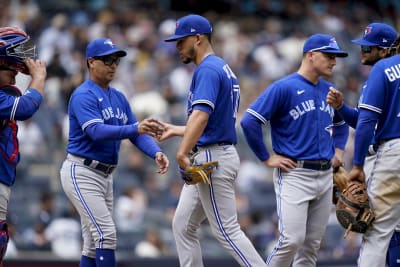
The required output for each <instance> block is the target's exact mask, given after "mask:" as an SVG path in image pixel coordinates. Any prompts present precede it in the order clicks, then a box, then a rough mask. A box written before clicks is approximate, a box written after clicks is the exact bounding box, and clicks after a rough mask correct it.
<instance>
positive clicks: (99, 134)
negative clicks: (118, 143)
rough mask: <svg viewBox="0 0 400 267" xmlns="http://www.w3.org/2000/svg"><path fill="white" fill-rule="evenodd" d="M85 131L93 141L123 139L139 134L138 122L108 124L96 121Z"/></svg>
mask: <svg viewBox="0 0 400 267" xmlns="http://www.w3.org/2000/svg"><path fill="white" fill-rule="evenodd" d="M85 132H86V133H87V134H88V135H89V136H90V138H92V140H93V141H100V140H122V139H126V138H132V137H134V136H136V135H139V134H138V123H135V124H129V125H122V126H120V125H108V124H103V123H94V124H91V125H89V126H88V127H87V128H86V129H85Z"/></svg>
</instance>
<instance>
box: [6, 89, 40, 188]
mask: <svg viewBox="0 0 400 267" xmlns="http://www.w3.org/2000/svg"><path fill="white" fill-rule="evenodd" d="M3 89H4V88H1V89H0V103H1V104H0V119H1V120H8V123H7V124H6V125H5V126H4V128H2V129H1V130H0V154H1V155H0V158H1V160H0V182H1V183H3V184H5V185H8V186H11V185H13V184H14V182H15V177H16V166H17V164H18V162H19V160H20V154H19V148H18V139H17V131H18V127H17V124H16V122H15V121H19V120H27V119H29V118H30V117H32V116H33V114H35V112H36V111H37V110H38V109H39V107H40V105H41V103H42V96H41V94H40V93H39V92H38V91H37V90H35V89H33V88H29V89H27V90H26V91H25V93H24V94H23V95H22V96H12V95H10V94H8V93H5V91H4V90H3Z"/></svg>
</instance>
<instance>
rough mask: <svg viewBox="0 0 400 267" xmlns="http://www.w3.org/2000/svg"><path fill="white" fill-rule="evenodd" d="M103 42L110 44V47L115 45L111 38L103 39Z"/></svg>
mask: <svg viewBox="0 0 400 267" xmlns="http://www.w3.org/2000/svg"><path fill="white" fill-rule="evenodd" d="M104 44H106V45H109V46H111V47H114V46H115V44H114V43H113V42H112V41H111V39H107V40H105V41H104Z"/></svg>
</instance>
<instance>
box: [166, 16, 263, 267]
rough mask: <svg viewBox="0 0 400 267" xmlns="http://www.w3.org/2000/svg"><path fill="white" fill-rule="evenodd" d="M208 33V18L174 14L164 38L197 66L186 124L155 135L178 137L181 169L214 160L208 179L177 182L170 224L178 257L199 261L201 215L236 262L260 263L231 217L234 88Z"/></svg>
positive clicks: (236, 158) (185, 262) (233, 79)
mask: <svg viewBox="0 0 400 267" xmlns="http://www.w3.org/2000/svg"><path fill="white" fill-rule="evenodd" d="M211 34H212V27H211V24H210V22H209V21H208V20H207V19H206V18H204V17H202V16H199V15H193V14H191V15H187V16H185V17H182V18H180V19H178V21H177V22H176V30H175V34H174V35H173V36H171V37H169V38H167V39H165V41H166V42H176V48H177V50H178V52H179V55H180V58H181V60H182V62H183V63H185V64H188V63H190V62H193V63H194V64H196V65H197V69H196V70H195V72H194V74H193V79H192V83H191V85H190V89H189V90H190V91H189V97H188V103H187V104H188V105H187V113H188V120H187V123H186V126H177V125H172V124H167V123H166V124H165V132H164V133H163V135H162V136H161V137H160V138H159V140H160V141H163V140H165V139H168V138H170V137H172V136H182V137H183V138H182V142H181V143H180V145H179V148H178V151H177V154H176V159H177V161H178V164H179V167H180V168H181V169H185V168H186V167H187V166H189V165H190V164H191V163H204V162H209V161H218V168H217V169H216V171H214V172H213V173H212V174H211V177H210V180H211V183H210V184H207V183H197V184H195V185H188V184H184V186H183V189H182V192H181V195H180V199H179V203H178V206H177V209H176V212H175V216H174V218H173V223H172V228H173V234H174V238H175V241H176V248H177V251H178V257H179V262H180V266H196V267H201V266H203V262H202V255H201V247H200V242H199V233H198V231H199V227H200V224H201V223H202V222H203V221H205V220H206V219H207V220H208V222H209V224H210V226H211V228H212V232H213V234H214V236H215V237H216V238H217V240H218V241H219V242H220V243H221V245H222V246H223V247H224V248H225V249H226V250H227V251H228V252H229V253H230V254H231V255H232V256H233V257H234V258H235V260H236V261H237V262H238V263H239V264H240V265H241V266H253V267H255V266H265V263H264V261H263V259H262V258H261V256H260V255H259V254H258V253H257V251H256V249H255V248H254V247H253V245H252V244H251V242H250V240H249V239H248V238H247V237H246V236H245V234H244V233H243V231H242V230H241V229H240V225H239V223H238V219H237V211H236V203H235V178H236V176H237V173H238V169H239V165H240V160H239V156H238V153H237V151H236V148H235V146H234V144H236V142H237V138H236V131H235V121H236V112H237V110H238V105H239V99H240V88H239V83H238V80H237V77H236V76H235V74H234V73H233V72H232V70H231V69H230V67H229V65H228V64H227V63H226V62H225V61H224V60H223V59H221V58H220V57H218V56H216V55H215V54H214V50H213V48H212V44H211Z"/></svg>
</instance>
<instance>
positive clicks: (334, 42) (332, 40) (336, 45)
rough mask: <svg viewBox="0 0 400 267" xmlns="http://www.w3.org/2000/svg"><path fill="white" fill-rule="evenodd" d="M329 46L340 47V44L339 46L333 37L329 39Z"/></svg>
mask: <svg viewBox="0 0 400 267" xmlns="http://www.w3.org/2000/svg"><path fill="white" fill-rule="evenodd" d="M329 47H332V48H335V49H339V46H338V44H337V42H336V39H335V38H332V39H330V40H329Z"/></svg>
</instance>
